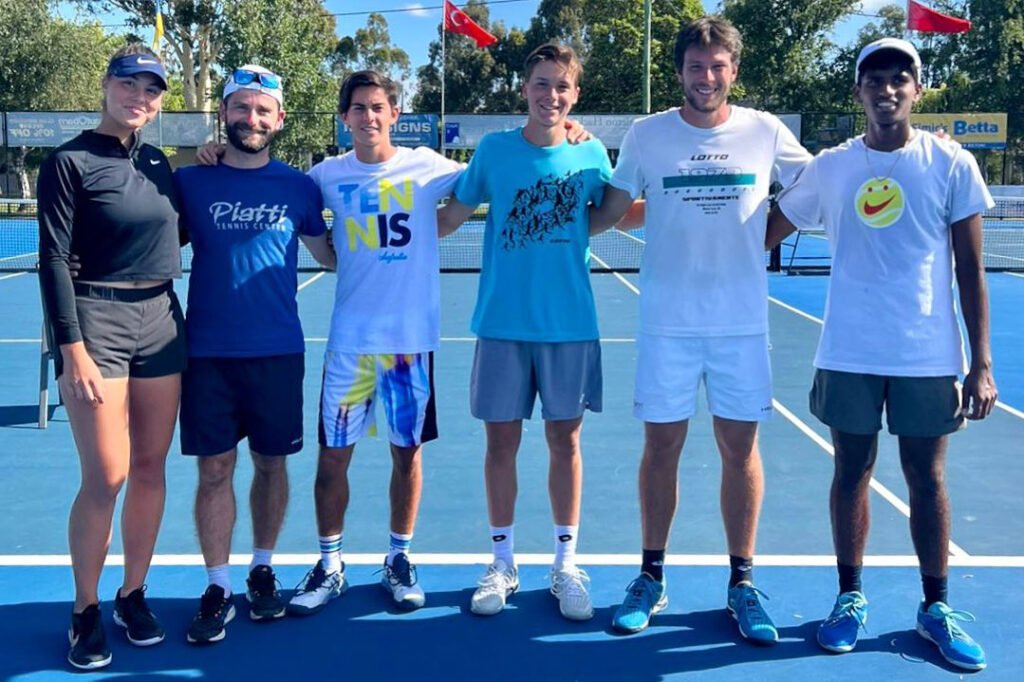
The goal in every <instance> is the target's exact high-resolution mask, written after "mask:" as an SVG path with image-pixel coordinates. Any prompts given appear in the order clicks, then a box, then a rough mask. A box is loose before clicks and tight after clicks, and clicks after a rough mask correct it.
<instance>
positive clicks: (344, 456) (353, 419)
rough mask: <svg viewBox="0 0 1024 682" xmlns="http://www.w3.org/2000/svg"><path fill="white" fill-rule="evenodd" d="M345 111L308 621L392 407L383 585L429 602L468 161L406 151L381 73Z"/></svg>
mask: <svg viewBox="0 0 1024 682" xmlns="http://www.w3.org/2000/svg"><path fill="white" fill-rule="evenodd" d="M338 110H339V113H340V114H341V116H342V119H343V120H344V121H345V123H346V124H347V125H348V126H349V128H351V130H352V140H353V146H354V149H353V150H352V151H350V152H348V153H346V154H342V155H341V156H337V157H333V158H330V159H326V160H325V161H323V162H322V163H320V164H317V165H316V166H314V167H313V169H312V170H310V172H309V175H310V177H311V178H313V180H314V181H315V182H316V183H317V185H318V186H319V187H320V189H321V192H322V194H323V198H324V206H325V207H326V208H327V209H328V210H330V211H331V212H332V213H333V214H334V228H333V234H334V248H335V251H336V252H337V255H338V278H337V289H336V291H335V301H334V312H333V315H332V318H331V330H330V335H329V337H328V341H327V351H326V356H325V358H324V376H323V389H322V394H321V402H320V429H319V431H320V458H319V462H318V465H317V477H316V484H315V488H314V496H315V500H316V516H317V529H318V534H319V537H320V555H321V559H320V561H318V562H317V564H316V566H314V567H313V569H312V570H311V571H310V572H309V573H308V575H307V576H306V577H305V579H304V580H303V582H302V583H301V584H300V585H299V588H298V591H297V593H296V595H295V596H294V597H293V598H292V600H291V602H290V603H289V611H290V612H291V613H295V614H310V613H315V612H316V611H318V610H320V609H321V608H323V606H324V605H325V604H327V602H328V601H330V600H331V599H332V598H334V597H337V596H338V595H340V594H341V593H342V592H343V591H344V590H345V588H346V581H345V564H344V562H343V561H342V532H343V530H344V521H345V511H346V509H347V507H348V502H349V485H348V468H349V464H350V463H351V461H352V454H353V451H354V449H355V446H356V443H357V442H358V441H359V440H360V439H361V438H363V437H364V436H366V435H368V434H371V433H373V432H374V430H375V415H374V413H375V410H376V406H377V403H378V402H380V403H382V404H383V406H384V414H385V415H386V421H387V429H388V435H389V440H390V442H391V457H392V471H391V486H390V496H391V498H390V499H391V533H390V538H389V549H388V554H387V558H386V559H385V561H384V568H383V573H382V579H381V585H382V586H383V587H384V589H385V590H387V591H388V592H389V593H390V594H391V596H392V598H393V599H394V601H395V603H396V604H397V606H399V607H400V608H405V609H417V608H419V607H421V606H423V604H424V602H425V597H424V594H423V588H422V587H421V586H420V584H419V582H418V580H417V576H416V568H415V566H414V565H413V564H412V562H411V561H410V560H409V547H410V542H411V540H412V535H413V529H414V527H415V524H416V514H417V511H418V508H419V502H420V491H421V488H422V478H423V476H422V464H421V462H422V458H421V451H422V445H423V444H424V443H426V442H428V441H431V440H433V439H435V438H436V437H437V423H436V418H435V411H434V382H433V359H434V352H435V351H436V350H437V349H438V346H439V344H440V336H441V335H440V275H439V271H440V266H439V254H438V230H437V214H436V207H437V203H438V201H439V200H440V199H442V198H444V197H447V196H448V195H449V194H450V193H451V190H452V187H453V186H454V184H455V181H456V180H457V179H458V177H459V174H460V173H461V172H462V165H461V164H459V163H456V162H454V161H451V160H449V159H446V158H445V157H443V156H441V155H440V154H437V153H436V152H434V151H432V150H430V149H428V148H426V147H420V148H416V149H409V148H405V147H396V146H395V145H394V144H392V142H391V137H390V127H391V125H392V124H393V123H395V122H396V121H397V120H398V114H399V111H398V86H397V84H396V83H394V82H393V81H392V80H390V79H389V78H387V77H385V76H383V75H381V74H379V73H377V72H375V71H360V72H357V73H353V74H351V75H350V76H348V77H347V78H346V79H345V81H344V82H343V83H342V85H341V91H340V95H339V100H338Z"/></svg>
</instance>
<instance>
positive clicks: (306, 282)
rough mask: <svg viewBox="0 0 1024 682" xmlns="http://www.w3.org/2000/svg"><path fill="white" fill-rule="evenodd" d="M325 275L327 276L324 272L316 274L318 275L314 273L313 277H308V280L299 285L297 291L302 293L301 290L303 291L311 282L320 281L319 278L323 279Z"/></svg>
mask: <svg viewBox="0 0 1024 682" xmlns="http://www.w3.org/2000/svg"><path fill="white" fill-rule="evenodd" d="M326 274H327V272H326V271H322V272H318V273H316V274H315V275H313V276H312V277H310V278H309V279H307V280H306V281H305V282H303V283H302V284H300V285H299V288H298V289H297V291H302V290H303V289H305V288H306V287H308V286H309V285H310V284H312V283H313V282H315V281H317V280H318V279H320V278H321V277H323V276H324V275H326Z"/></svg>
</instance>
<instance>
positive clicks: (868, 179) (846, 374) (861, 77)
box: [766, 38, 996, 670]
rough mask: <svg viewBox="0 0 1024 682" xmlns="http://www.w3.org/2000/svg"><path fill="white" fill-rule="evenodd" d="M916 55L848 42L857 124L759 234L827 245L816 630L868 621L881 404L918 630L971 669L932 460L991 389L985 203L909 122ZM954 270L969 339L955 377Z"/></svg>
mask: <svg viewBox="0 0 1024 682" xmlns="http://www.w3.org/2000/svg"><path fill="white" fill-rule="evenodd" d="M920 68H921V59H920V57H919V56H918V53H917V50H916V49H915V48H914V46H913V45H912V44H910V43H908V42H907V41H905V40H899V39H895V38H883V39H881V40H878V41H875V42H873V43H871V44H869V45H867V46H865V47H864V49H863V50H861V53H860V56H859V57H858V59H857V84H856V86H855V88H854V95H855V96H856V98H857V100H858V101H859V102H860V104H861V105H862V106H863V107H864V112H865V114H866V115H867V120H868V126H867V132H866V134H865V135H864V136H862V137H858V138H856V139H853V140H849V141H847V142H846V143H844V144H842V145H840V146H838V147H836V148H834V149H830V150H827V151H825V152H822V153H821V154H820V155H819V156H818V157H817V158H815V159H814V160H813V161H812V162H811V163H810V164H809V165H808V166H807V169H806V170H805V171H804V173H803V175H801V177H800V179H799V180H798V181H797V182H796V184H794V185H793V186H792V187H791V188H790V189H789V190H788V191H787V192H785V193H784V194H783V195H782V197H781V198H780V203H779V207H778V209H777V210H775V211H774V212H773V213H772V218H771V222H770V225H769V229H768V239H767V241H766V246H772V245H774V244H776V243H778V242H779V241H781V240H782V239H783V238H784V237H785V236H786V235H787V234H789V233H790V232H792V231H793V230H794V229H796V227H801V228H811V227H817V226H819V225H824V226H825V229H826V231H827V233H828V238H829V244H830V247H831V250H832V276H831V279H830V281H829V293H828V301H827V303H826V306H825V320H824V327H823V329H822V334H821V341H820V343H819V344H818V352H817V355H816V356H815V359H814V366H815V367H816V368H817V369H816V372H815V376H814V386H813V388H812V389H811V411H812V412H814V414H815V416H816V417H818V418H819V419H820V420H821V421H822V422H823V423H824V424H826V425H827V426H829V427H830V428H831V430H832V442H833V443H834V444H835V473H834V476H833V479H832V492H831V512H832V536H833V541H834V543H835V550H836V557H837V560H838V571H839V592H840V594H839V597H838V598H837V599H836V603H835V607H834V608H833V610H832V613H831V614H830V615H829V617H828V618H827V619H826V620H825V621H824V622H823V623H822V624H821V627H820V628H819V629H818V643H819V644H820V645H821V646H822V647H823V648H825V649H827V650H829V651H835V652H846V651H851V650H852V649H853V648H854V647H855V646H856V644H857V637H858V634H859V631H860V629H861V628H862V627H863V626H864V623H865V622H866V620H867V606H868V602H867V599H866V598H865V596H864V591H863V589H862V586H861V567H862V565H863V560H864V548H865V545H866V543H867V531H868V523H869V516H870V511H869V507H868V493H869V483H870V481H871V472H872V471H873V470H874V466H875V460H876V457H877V454H878V432H879V431H880V430H881V428H882V408H883V405H884V407H885V412H886V418H887V422H888V425H889V431H890V433H893V434H895V435H896V436H898V437H899V449H900V464H901V465H902V467H903V474H904V477H905V478H906V480H907V486H908V488H909V491H910V533H911V536H912V538H913V541H914V549H915V550H916V552H917V556H918V561H919V563H920V567H921V582H922V587H923V591H924V600H923V601H922V602H921V604H920V606H919V608H918V613H917V630H918V632H919V633H920V634H921V635H922V636H923V637H924V638H925V639H928V640H929V641H932V642H934V643H935V644H936V646H938V648H939V651H940V652H941V653H942V655H943V657H945V658H946V660H948V661H949V662H950V663H952V664H954V665H956V666H959V667H961V668H965V669H968V670H980V669H982V668H984V667H985V665H986V661H985V653H984V651H983V650H982V648H981V646H979V645H978V644H977V643H976V642H975V641H974V640H973V639H971V637H970V636H969V635H968V634H967V633H966V632H964V631H963V629H962V628H961V627H960V625H959V624H958V622H959V621H963V620H973V617H971V616H970V615H969V614H966V613H964V612H961V611H954V610H953V609H951V608H950V607H949V606H948V605H947V602H948V596H947V593H948V588H947V565H948V553H949V539H950V511H949V498H948V497H947V494H946V488H945V483H944V468H945V459H946V446H947V441H948V436H949V434H950V433H952V432H954V431H956V430H958V429H959V428H961V427H962V426H963V423H964V418H965V417H966V418H967V419H984V418H985V417H986V416H988V414H989V413H990V412H991V410H992V408H993V406H994V405H995V402H996V387H995V381H994V379H993V378H992V354H991V349H990V344H989V325H988V294H987V288H986V284H985V271H984V267H983V264H982V247H981V245H982V219H981V214H982V213H983V212H984V211H985V210H986V209H988V208H990V207H991V206H992V205H993V202H992V197H991V196H990V195H989V192H988V189H987V188H986V187H985V183H984V181H983V180H982V177H981V173H980V172H979V171H978V166H977V163H976V162H975V160H974V157H972V156H971V155H970V154H969V153H968V152H967V151H965V150H964V149H962V148H961V147H960V145H959V144H957V143H956V142H953V141H952V140H945V139H939V138H937V137H935V136H933V135H929V134H925V133H923V132H921V131H917V130H914V129H913V128H911V126H910V111H911V108H912V107H913V104H914V102H916V101H917V100H918V99H919V98H920V96H921V83H920V81H919V74H920ZM954 261H955V267H954ZM954 273H955V275H956V285H957V288H958V289H959V292H960V304H961V306H962V308H963V313H964V326H965V328H966V330H967V335H968V338H969V340H970V344H971V365H970V370H969V371H968V372H967V373H966V377H965V379H964V382H963V387H962V389H960V388H959V387H958V385H957V375H959V374H960V373H961V372H963V371H964V366H965V363H964V355H963V340H962V338H961V336H960V328H959V326H958V323H957V315H956V307H955V303H954V300H953V292H954V286H953V284H954V282H953V276H954Z"/></svg>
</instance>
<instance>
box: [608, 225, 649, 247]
mask: <svg viewBox="0 0 1024 682" xmlns="http://www.w3.org/2000/svg"><path fill="white" fill-rule="evenodd" d="M612 229H613V230H615V232H616V234H621V235H622V236H623V237H627V238H629V239H632V240H633V241H635V242H640V243H641V244H644V245H646V244H647V242H645V241H644V240H643V239H640V237H637V236H635V235H632V234H630V233H629V232H627V231H626V230H618V229H615V228H612Z"/></svg>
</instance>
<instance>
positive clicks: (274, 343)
mask: <svg viewBox="0 0 1024 682" xmlns="http://www.w3.org/2000/svg"><path fill="white" fill-rule="evenodd" d="M174 181H175V185H176V187H177V190H178V196H179V203H180V206H181V210H180V216H181V222H182V227H183V228H184V229H185V230H186V231H187V234H188V237H189V240H190V241H191V243H192V274H191V276H190V278H189V289H188V311H187V314H186V316H185V329H186V333H187V338H188V347H189V355H191V356H195V357H265V356H271V355H284V354H288V353H302V352H304V350H305V343H304V341H303V335H302V326H301V324H300V323H299V311H298V305H297V303H296V301H295V294H296V291H297V288H298V274H297V266H298V248H299V236H300V235H307V236H310V237H316V236H318V235H321V234H323V233H324V232H325V231H326V229H327V226H326V225H325V224H324V219H323V200H322V199H321V196H320V190H319V189H317V186H316V184H314V183H313V181H312V180H310V179H309V178H308V177H306V175H305V174H303V173H301V172H299V171H297V170H295V169H294V168H291V167H289V166H288V165H286V164H283V163H281V162H279V161H271V162H270V163H269V164H267V165H266V166H262V167H260V168H253V169H242V168H232V167H231V166H226V165H224V164H223V163H222V164H220V165H217V166H188V167H185V168H179V169H178V170H177V171H175V173H174Z"/></svg>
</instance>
